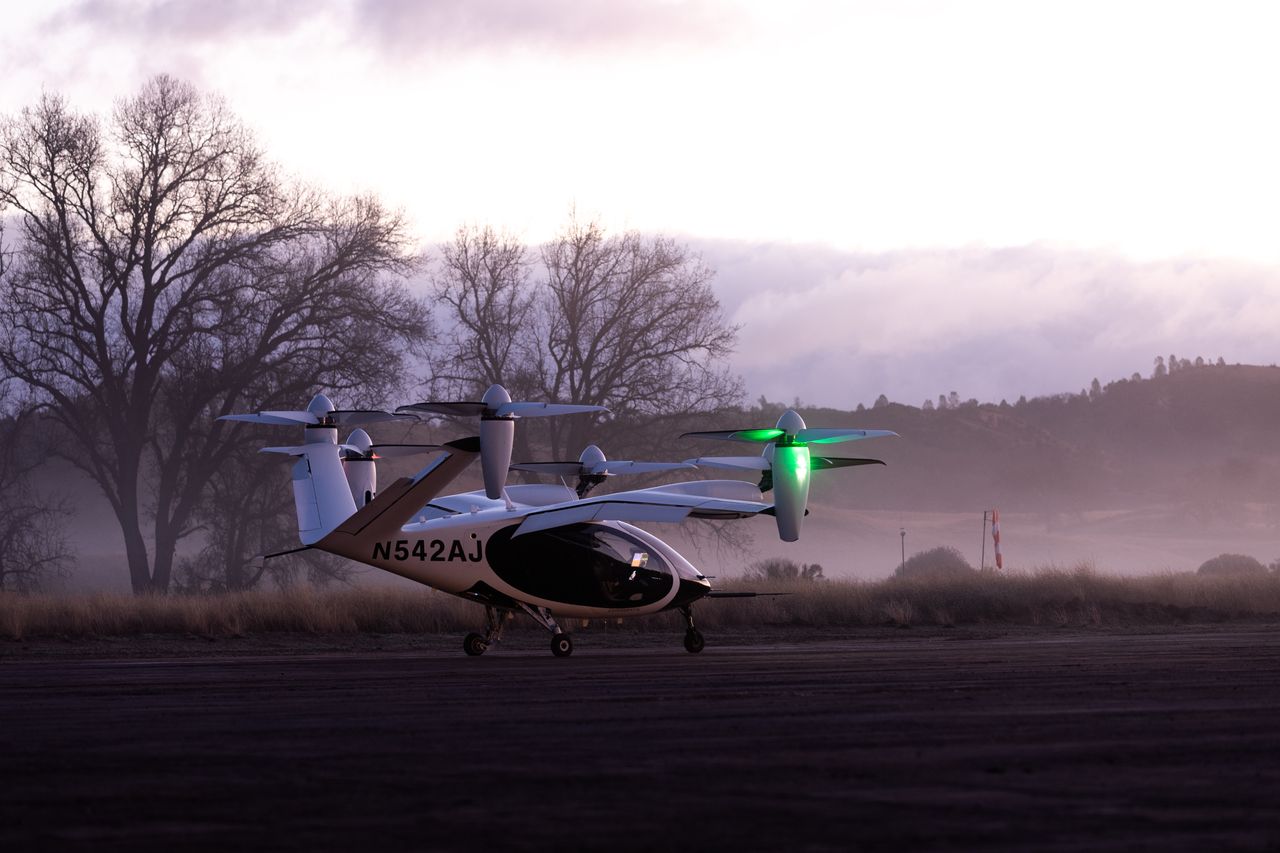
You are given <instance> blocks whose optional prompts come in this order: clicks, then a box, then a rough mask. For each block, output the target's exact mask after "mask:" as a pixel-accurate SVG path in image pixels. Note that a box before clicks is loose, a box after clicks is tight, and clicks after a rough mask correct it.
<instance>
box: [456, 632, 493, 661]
mask: <svg viewBox="0 0 1280 853" xmlns="http://www.w3.org/2000/svg"><path fill="white" fill-rule="evenodd" d="M487 648H489V644H488V643H486V642H485V641H484V637H482V636H480V635H479V634H476V633H474V632H472V633H470V634H467V638H466V639H465V640H463V641H462V650H463V651H464V652H466V653H467V654H469V655H471V656H472V657H477V656H479V655H482V654H484V652H485V649H487Z"/></svg>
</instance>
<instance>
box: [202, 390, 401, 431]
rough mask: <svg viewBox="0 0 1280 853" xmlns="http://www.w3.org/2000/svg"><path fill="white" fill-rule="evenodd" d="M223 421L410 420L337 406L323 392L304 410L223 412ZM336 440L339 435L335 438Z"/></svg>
mask: <svg viewBox="0 0 1280 853" xmlns="http://www.w3.org/2000/svg"><path fill="white" fill-rule="evenodd" d="M218 420H220V421H240V422H242V423H249V424H281V425H284V426H303V427H340V426H352V425H354V424H374V423H379V422H381V421H399V420H408V416H406V415H396V414H392V413H391V412H383V411H380V410H377V409H335V408H334V407H333V401H332V400H330V399H329V398H328V397H326V396H325V395H324V394H317V395H315V396H314V397H312V398H311V402H310V403H308V404H307V408H306V410H305V411H301V412H254V413H252V414H245V415H223V416H222V417H220V418H218ZM335 440H336V438H335Z"/></svg>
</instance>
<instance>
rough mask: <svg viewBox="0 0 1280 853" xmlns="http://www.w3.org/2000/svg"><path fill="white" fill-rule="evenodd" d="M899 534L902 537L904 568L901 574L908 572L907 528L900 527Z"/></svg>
mask: <svg viewBox="0 0 1280 853" xmlns="http://www.w3.org/2000/svg"><path fill="white" fill-rule="evenodd" d="M898 535H899V536H901V537H902V569H901V571H900V574H904V575H905V574H906V573H907V528H905V527H899V528H898Z"/></svg>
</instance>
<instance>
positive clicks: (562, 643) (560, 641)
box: [551, 634, 573, 658]
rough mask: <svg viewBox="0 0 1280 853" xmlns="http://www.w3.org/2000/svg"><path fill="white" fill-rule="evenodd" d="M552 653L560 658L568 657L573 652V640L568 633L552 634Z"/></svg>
mask: <svg viewBox="0 0 1280 853" xmlns="http://www.w3.org/2000/svg"><path fill="white" fill-rule="evenodd" d="M551 654H553V655H555V656H556V657H558V658H567V657H568V656H569V655H571V654H573V640H571V639H570V638H569V635H568V634H552V635H551Z"/></svg>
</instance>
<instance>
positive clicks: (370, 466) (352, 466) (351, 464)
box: [258, 429, 441, 509]
mask: <svg viewBox="0 0 1280 853" xmlns="http://www.w3.org/2000/svg"><path fill="white" fill-rule="evenodd" d="M316 445H317V443H316V442H310V443H309V444H302V445H294V446H290V447H264V448H262V449H261V450H260V451H258V452H259V453H283V454H285V455H288V456H306V455H307V451H308V450H314V449H316ZM440 449H441V445H439V444H374V443H373V439H371V438H370V437H369V433H367V432H365V431H364V430H362V429H356V430H353V431H352V433H351V435H350V436H348V437H347V440H346V442H345V443H343V444H339V445H338V458H339V459H341V460H342V469H343V471H344V472H345V473H346V475H347V485H348V486H350V487H351V497H352V498H353V499H354V500H355V502H356V508H357V509H359V508H360V507H362V506H364V505H365V504H367V503H368V502H369V501H371V500H373V497H374V495H376V494H377V493H378V468H377V466H376V465H375V464H374V463H375V462H377V461H378V460H379V459H388V458H391V457H402V456H414V455H417V454H419V453H430V452H431V451H433V450H440ZM330 452H332V451H330Z"/></svg>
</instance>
